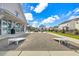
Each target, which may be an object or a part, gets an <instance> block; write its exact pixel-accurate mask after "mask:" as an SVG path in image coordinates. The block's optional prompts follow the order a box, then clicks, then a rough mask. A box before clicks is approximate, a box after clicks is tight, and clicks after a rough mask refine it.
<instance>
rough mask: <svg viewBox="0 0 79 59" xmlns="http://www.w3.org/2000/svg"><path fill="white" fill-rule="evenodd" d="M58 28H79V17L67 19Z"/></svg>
mask: <svg viewBox="0 0 79 59" xmlns="http://www.w3.org/2000/svg"><path fill="white" fill-rule="evenodd" d="M58 28H59V30H62V29H66V28H68V30H74V29H77V30H79V18H74V19H71V20H68V21H65V22H63V23H61V24H60V25H59V27H58Z"/></svg>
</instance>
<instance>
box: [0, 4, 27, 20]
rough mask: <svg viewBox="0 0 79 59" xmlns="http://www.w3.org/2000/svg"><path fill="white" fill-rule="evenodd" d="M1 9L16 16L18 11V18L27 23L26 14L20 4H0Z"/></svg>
mask: <svg viewBox="0 0 79 59" xmlns="http://www.w3.org/2000/svg"><path fill="white" fill-rule="evenodd" d="M0 8H2V9H6V10H8V11H10V12H11V13H13V14H14V15H16V11H17V12H18V16H17V17H18V18H20V19H21V20H23V21H26V20H25V17H24V14H23V12H22V10H21V6H20V4H18V3H0Z"/></svg>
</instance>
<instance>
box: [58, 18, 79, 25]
mask: <svg viewBox="0 0 79 59" xmlns="http://www.w3.org/2000/svg"><path fill="white" fill-rule="evenodd" d="M78 20H79V18H74V19H71V20H67V21H64V22H62V23H61V24H64V23H67V22H71V21H78ZM61 24H59V25H61Z"/></svg>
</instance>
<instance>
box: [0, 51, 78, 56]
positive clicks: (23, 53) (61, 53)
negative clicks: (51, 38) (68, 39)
mask: <svg viewBox="0 0 79 59" xmlns="http://www.w3.org/2000/svg"><path fill="white" fill-rule="evenodd" d="M78 52H79V51H78ZM0 56H79V53H76V52H75V51H0Z"/></svg>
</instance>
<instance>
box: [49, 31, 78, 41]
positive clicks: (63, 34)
mask: <svg viewBox="0 0 79 59" xmlns="http://www.w3.org/2000/svg"><path fill="white" fill-rule="evenodd" d="M48 33H51V34H53V33H54V34H58V35H62V36H67V37H70V38H74V39H78V40H79V35H74V34H68V33H61V32H48Z"/></svg>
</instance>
